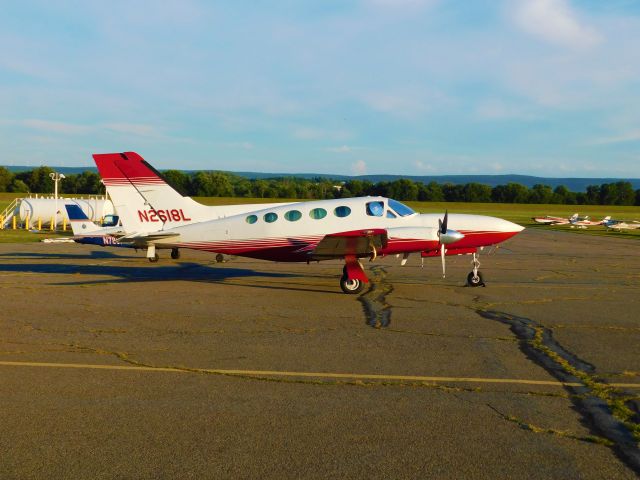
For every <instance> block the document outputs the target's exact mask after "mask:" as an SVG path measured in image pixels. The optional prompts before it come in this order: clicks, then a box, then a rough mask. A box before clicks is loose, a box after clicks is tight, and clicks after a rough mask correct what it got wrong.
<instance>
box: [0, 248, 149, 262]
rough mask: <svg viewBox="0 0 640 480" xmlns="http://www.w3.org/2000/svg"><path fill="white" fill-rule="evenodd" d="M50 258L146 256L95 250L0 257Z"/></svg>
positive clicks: (5, 254) (10, 254) (9, 254)
mask: <svg viewBox="0 0 640 480" xmlns="http://www.w3.org/2000/svg"><path fill="white" fill-rule="evenodd" d="M1 257H5V258H50V259H60V260H64V259H68V260H82V259H87V258H93V259H101V258H102V259H109V258H144V257H143V256H141V255H121V254H120V255H116V254H115V253H113V252H110V251H108V250H105V251H101V250H93V251H92V252H90V253H88V254H87V253H85V252H82V253H77V254H76V253H40V252H17V253H0V258H1Z"/></svg>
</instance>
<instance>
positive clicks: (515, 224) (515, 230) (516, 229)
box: [509, 222, 524, 233]
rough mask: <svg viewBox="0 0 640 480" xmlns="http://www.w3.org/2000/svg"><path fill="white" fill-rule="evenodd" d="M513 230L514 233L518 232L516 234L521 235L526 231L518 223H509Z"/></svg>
mask: <svg viewBox="0 0 640 480" xmlns="http://www.w3.org/2000/svg"><path fill="white" fill-rule="evenodd" d="M509 223H510V224H511V225H510V226H511V228H512V230H511V231H512V232H516V233H520V232H521V231H523V230H524V227H523V226H522V225H518V224H517V223H513V222H509Z"/></svg>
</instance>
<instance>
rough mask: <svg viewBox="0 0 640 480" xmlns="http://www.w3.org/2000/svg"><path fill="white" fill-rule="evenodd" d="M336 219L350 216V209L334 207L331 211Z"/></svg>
mask: <svg viewBox="0 0 640 480" xmlns="http://www.w3.org/2000/svg"><path fill="white" fill-rule="evenodd" d="M333 213H334V214H335V215H336V217H348V216H349V215H350V214H351V209H350V208H349V207H346V206H340V207H336V209H335V210H334V211H333Z"/></svg>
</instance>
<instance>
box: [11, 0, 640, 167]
mask: <svg viewBox="0 0 640 480" xmlns="http://www.w3.org/2000/svg"><path fill="white" fill-rule="evenodd" d="M0 7H1V10H2V14H1V15H0V43H1V45H2V48H0V112H1V114H0V148H1V154H0V155H1V156H0V164H5V165H6V164H8V165H42V164H46V165H60V166H82V165H92V160H91V154H92V153H96V152H113V151H128V150H133V151H136V152H138V153H140V154H141V155H142V156H143V157H145V158H146V159H147V160H148V161H150V162H151V163H152V164H153V165H154V166H156V167H158V168H184V169H222V170H235V171H240V170H251V171H267V172H288V173H295V172H317V173H336V174H363V173H371V174H373V173H389V174H406V175H437V174H473V173H477V174H496V173H497V174H504V173H519V174H530V175H540V176H557V177H569V176H579V177H602V176H606V177H623V178H637V177H640V54H639V53H638V52H640V0H607V1H601V0H591V1H590V0H583V1H578V0H504V1H500V0H486V1H485V0H465V1H462V0H457V1H454V0H359V1H347V0H344V1H337V0H336V1H333V0H322V1H321V0H317V1H293V0H292V1H277V0H271V1H260V0H255V1H251V2H243V1H219V2H213V1H202V2H198V1H189V0H181V1H176V2H171V1H163V2H155V1H138V2H133V1H117V0H116V1H109V2H104V1H101V2H91V1H56V2H50V1H42V2H38V1H29V0H22V1H12V0H4V1H1V2H0Z"/></svg>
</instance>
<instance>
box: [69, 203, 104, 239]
mask: <svg viewBox="0 0 640 480" xmlns="http://www.w3.org/2000/svg"><path fill="white" fill-rule="evenodd" d="M64 208H65V209H66V210H67V215H68V217H69V221H70V223H71V230H72V231H73V234H74V235H76V236H86V235H88V234H90V233H92V232H96V231H97V230H101V229H102V227H100V226H98V225H96V224H95V223H93V222H92V221H91V220H90V219H89V217H87V215H86V214H85V213H84V212H83V211H82V209H81V208H80V207H79V206H78V205H75V204H65V206H64Z"/></svg>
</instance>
